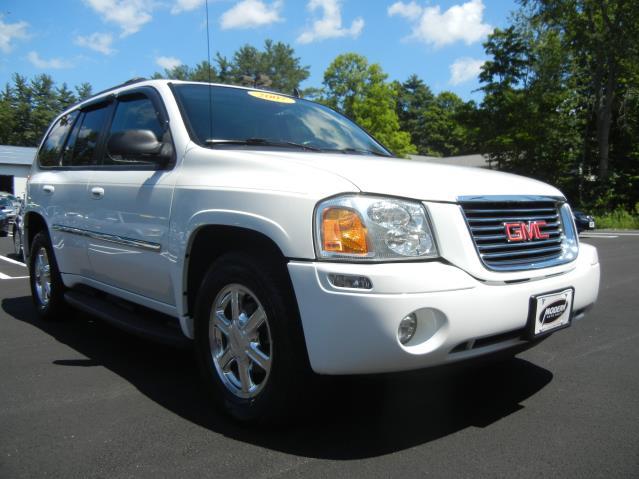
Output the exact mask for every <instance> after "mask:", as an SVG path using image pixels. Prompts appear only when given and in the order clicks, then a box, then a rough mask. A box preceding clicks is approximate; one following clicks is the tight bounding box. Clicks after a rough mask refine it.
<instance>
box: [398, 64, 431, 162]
mask: <svg viewBox="0 0 639 479" xmlns="http://www.w3.org/2000/svg"><path fill="white" fill-rule="evenodd" d="M395 88H396V90H397V91H398V95H397V117H398V118H399V124H400V126H401V129H402V130H404V131H406V132H408V133H410V136H411V141H412V143H413V144H414V145H415V147H416V148H417V152H418V153H419V154H420V155H432V154H434V153H433V151H432V150H431V148H429V145H428V140H427V135H428V131H429V125H428V124H427V122H426V112H427V110H428V109H429V108H430V107H431V105H432V104H433V102H434V101H435V95H433V92H432V90H431V89H430V88H429V87H428V85H426V84H425V83H424V81H423V80H422V79H421V78H419V77H418V76H417V75H411V76H410V77H408V80H406V81H405V82H404V83H395Z"/></svg>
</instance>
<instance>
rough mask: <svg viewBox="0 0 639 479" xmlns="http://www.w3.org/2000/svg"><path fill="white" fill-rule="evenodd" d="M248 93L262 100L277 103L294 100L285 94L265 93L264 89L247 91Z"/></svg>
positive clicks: (292, 101)
mask: <svg viewBox="0 0 639 479" xmlns="http://www.w3.org/2000/svg"><path fill="white" fill-rule="evenodd" d="M248 94H249V95H251V96H254V97H255V98H261V99H262V100H268V101H274V102H277V103H295V100H293V99H292V98H289V97H287V96H282V95H276V94H275V93H267V92H265V91H249V92H248Z"/></svg>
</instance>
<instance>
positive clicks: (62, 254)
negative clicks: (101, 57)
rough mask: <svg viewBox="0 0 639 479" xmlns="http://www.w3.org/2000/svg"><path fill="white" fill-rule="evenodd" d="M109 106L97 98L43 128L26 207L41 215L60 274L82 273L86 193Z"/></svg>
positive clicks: (85, 260)
mask: <svg viewBox="0 0 639 479" xmlns="http://www.w3.org/2000/svg"><path fill="white" fill-rule="evenodd" d="M110 109H111V101H110V100H106V101H100V102H97V103H93V104H90V105H88V106H86V107H84V108H83V110H81V111H80V110H76V111H74V112H71V113H69V114H67V115H65V116H63V117H61V118H59V119H58V120H57V121H56V123H55V124H54V125H53V126H52V128H51V129H50V131H49V132H48V134H47V137H46V139H45V141H44V142H43V145H42V147H41V148H40V150H39V152H38V156H37V159H36V161H37V167H36V168H35V169H34V170H33V172H32V176H31V179H30V187H29V198H28V202H29V203H30V206H31V209H36V210H39V211H40V212H41V213H42V214H43V215H44V216H45V217H46V220H47V223H48V225H49V229H50V234H51V240H52V244H53V247H54V250H55V254H56V260H57V262H58V266H59V268H60V271H61V272H62V273H66V274H74V275H86V274H87V273H88V268H89V264H88V258H87V255H86V238H85V236H84V234H83V231H82V228H83V224H84V219H85V218H86V216H87V215H88V210H87V206H88V202H87V201H86V193H87V187H88V181H89V177H90V175H91V174H92V173H93V168H94V167H95V165H96V163H97V156H96V153H97V147H98V145H99V143H100V141H101V135H102V130H103V127H104V126H105V123H106V120H107V118H108V117H109V114H110Z"/></svg>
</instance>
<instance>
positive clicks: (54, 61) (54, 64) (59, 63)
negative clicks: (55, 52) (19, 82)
mask: <svg viewBox="0 0 639 479" xmlns="http://www.w3.org/2000/svg"><path fill="white" fill-rule="evenodd" d="M27 60H29V61H30V62H31V64H32V65H33V66H34V67H36V68H40V69H42V70H58V69H60V68H70V67H71V66H72V65H71V63H69V62H68V61H66V60H62V59H61V58H51V59H50V60H45V59H44V58H41V57H40V55H38V53H37V52H33V51H31V52H29V54H28V55H27Z"/></svg>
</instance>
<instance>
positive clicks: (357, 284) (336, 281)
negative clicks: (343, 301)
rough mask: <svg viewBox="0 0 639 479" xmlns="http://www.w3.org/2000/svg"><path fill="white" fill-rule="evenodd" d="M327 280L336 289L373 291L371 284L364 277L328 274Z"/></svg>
mask: <svg viewBox="0 0 639 479" xmlns="http://www.w3.org/2000/svg"><path fill="white" fill-rule="evenodd" d="M328 279H329V280H330V281H331V284H332V285H333V286H337V287H338V288H354V289H373V283H371V280H370V279H368V278H367V277H366V276H352V275H350V274H329V275H328Z"/></svg>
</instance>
